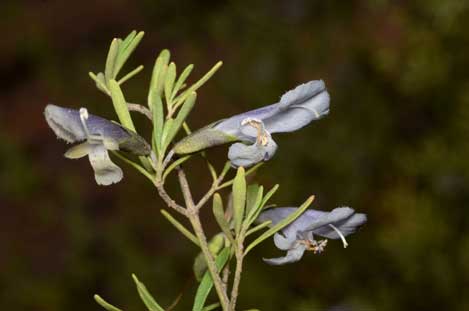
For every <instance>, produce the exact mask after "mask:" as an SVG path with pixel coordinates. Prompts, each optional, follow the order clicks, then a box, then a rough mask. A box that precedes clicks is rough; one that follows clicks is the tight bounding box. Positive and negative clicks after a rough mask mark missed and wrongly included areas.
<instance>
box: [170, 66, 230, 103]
mask: <svg viewBox="0 0 469 311" xmlns="http://www.w3.org/2000/svg"><path fill="white" fill-rule="evenodd" d="M221 65H223V62H221V61H220V62H218V63H216V64H215V66H213V67H212V69H210V71H209V72H207V73H206V74H205V75H204V76H203V77H202V78H200V80H199V81H197V82H196V83H194V84H193V85H192V86H191V87H190V88H188V89H187V90H186V91H185V92H184V93H182V94H181V95H179V96H178V97H176V103H175V104H174V105H175V106H176V107H178V106H179V105H180V104H181V103H182V102H184V101H185V100H186V98H187V97H188V96H190V94H191V93H192V92H195V91H197V89H198V88H199V87H201V86H202V85H204V83H205V82H207V81H208V79H210V78H211V77H212V76H213V75H214V74H215V72H217V70H218V69H219V68H220V67H221Z"/></svg>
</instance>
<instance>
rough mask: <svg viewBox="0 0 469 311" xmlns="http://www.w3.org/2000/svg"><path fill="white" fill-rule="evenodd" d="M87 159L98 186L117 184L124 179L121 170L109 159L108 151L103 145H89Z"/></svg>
mask: <svg viewBox="0 0 469 311" xmlns="http://www.w3.org/2000/svg"><path fill="white" fill-rule="evenodd" d="M88 157H89V160H90V163H91V166H92V167H93V170H94V177H95V179H96V183H97V184H98V185H103V186H108V185H110V184H114V183H118V182H119V181H121V179H122V177H124V174H123V172H122V170H121V168H120V167H118V166H117V165H115V164H114V162H112V161H111V158H109V154H108V151H107V149H106V147H104V145H103V144H95V145H91V150H90V152H89V154H88Z"/></svg>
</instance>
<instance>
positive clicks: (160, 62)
mask: <svg viewBox="0 0 469 311" xmlns="http://www.w3.org/2000/svg"><path fill="white" fill-rule="evenodd" d="M170 57H171V54H170V53H169V51H168V50H163V51H161V53H160V55H158V57H157V58H156V60H155V65H154V66H153V73H152V76H151V82H150V90H151V89H154V90H155V91H156V93H157V94H158V96H161V92H162V90H163V86H164V76H165V73H166V68H167V66H168V62H169V59H170Z"/></svg>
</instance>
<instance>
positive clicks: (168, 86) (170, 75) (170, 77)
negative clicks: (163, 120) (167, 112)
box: [164, 62, 176, 106]
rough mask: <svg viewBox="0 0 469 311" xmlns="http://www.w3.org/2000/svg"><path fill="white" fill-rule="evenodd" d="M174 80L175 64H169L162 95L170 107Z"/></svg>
mask: <svg viewBox="0 0 469 311" xmlns="http://www.w3.org/2000/svg"><path fill="white" fill-rule="evenodd" d="M175 79H176V64H175V63H174V62H171V63H170V64H169V66H168V70H167V71H166V77H165V82H164V95H165V97H166V103H167V104H168V106H171V101H172V100H171V94H172V92H173V86H174V80H175Z"/></svg>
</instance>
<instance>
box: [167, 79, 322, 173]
mask: <svg viewBox="0 0 469 311" xmlns="http://www.w3.org/2000/svg"><path fill="white" fill-rule="evenodd" d="M328 113H329V93H328V92H327V91H326V87H325V85H324V82H323V81H322V80H315V81H310V82H308V83H305V84H301V85H299V86H297V87H296V88H295V89H293V90H291V91H288V92H287V93H285V94H284V95H283V96H282V97H281V98H280V102H278V103H276V104H273V105H270V106H266V107H262V108H259V109H256V110H252V111H248V112H245V113H242V114H239V115H236V116H233V117H230V118H228V119H224V120H221V121H218V122H215V123H213V124H211V125H209V126H207V127H205V128H202V129H200V130H198V131H196V132H194V133H193V134H191V135H189V136H187V137H186V138H184V139H183V140H181V141H180V142H178V143H177V144H176V145H175V147H174V151H175V152H176V153H177V154H187V153H193V152H197V151H200V150H202V149H205V148H208V147H212V146H217V145H221V144H225V143H229V142H235V141H240V142H239V143H235V144H233V145H232V146H231V147H230V149H229V152H228V158H229V159H230V160H231V163H232V164H233V166H235V167H237V166H245V167H246V166H251V165H253V164H256V163H258V162H260V161H267V160H269V159H270V158H272V156H273V155H274V154H275V151H276V150H277V144H276V143H275V141H274V140H273V139H272V136H271V134H273V133H282V132H293V131H296V130H298V129H300V128H302V127H304V126H306V125H308V124H309V123H310V122H311V121H314V120H318V119H320V118H322V117H323V116H325V115H327V114H328Z"/></svg>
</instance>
